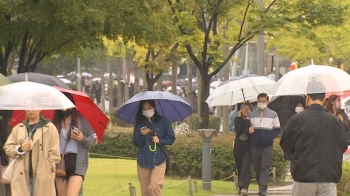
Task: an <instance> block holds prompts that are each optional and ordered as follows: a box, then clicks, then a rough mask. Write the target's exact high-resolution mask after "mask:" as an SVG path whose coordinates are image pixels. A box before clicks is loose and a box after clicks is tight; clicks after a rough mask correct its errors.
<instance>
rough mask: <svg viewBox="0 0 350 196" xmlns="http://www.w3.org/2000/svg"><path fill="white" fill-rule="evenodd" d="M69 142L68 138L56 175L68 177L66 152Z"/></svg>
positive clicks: (57, 165)
mask: <svg viewBox="0 0 350 196" xmlns="http://www.w3.org/2000/svg"><path fill="white" fill-rule="evenodd" d="M67 143H68V141H67V140H66V144H65V145H64V149H63V154H62V156H61V161H60V162H59V163H57V164H56V177H60V178H63V177H66V175H67V174H66V164H65V160H64V154H65V153H66V147H67Z"/></svg>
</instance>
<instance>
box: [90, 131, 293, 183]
mask: <svg viewBox="0 0 350 196" xmlns="http://www.w3.org/2000/svg"><path fill="white" fill-rule="evenodd" d="M232 141H233V134H229V135H226V136H214V137H213V139H212V178H213V179H217V180H218V179H223V178H226V177H229V176H230V175H232V174H233V173H234V172H235V162H234V159H233V153H232V151H233V147H232ZM168 150H169V154H170V159H171V160H170V162H171V164H170V174H171V175H172V176H180V177H187V176H188V175H190V176H192V177H194V178H201V174H202V137H201V136H199V135H196V136H193V137H184V136H178V137H177V138H176V141H175V143H174V145H173V146H170V147H168ZM137 151H138V149H137V148H136V147H135V146H134V145H133V144H132V132H130V131H129V132H117V133H115V134H112V135H105V138H104V140H103V143H102V144H100V145H98V146H96V147H93V148H92V149H91V150H90V152H92V153H98V154H107V155H113V156H120V157H133V158H136V156H137ZM272 166H273V167H276V169H277V177H278V178H277V180H281V179H282V178H283V176H284V174H285V171H286V161H285V160H284V159H283V152H282V150H281V148H280V147H279V145H277V144H276V143H275V145H274V155H273V160H272Z"/></svg>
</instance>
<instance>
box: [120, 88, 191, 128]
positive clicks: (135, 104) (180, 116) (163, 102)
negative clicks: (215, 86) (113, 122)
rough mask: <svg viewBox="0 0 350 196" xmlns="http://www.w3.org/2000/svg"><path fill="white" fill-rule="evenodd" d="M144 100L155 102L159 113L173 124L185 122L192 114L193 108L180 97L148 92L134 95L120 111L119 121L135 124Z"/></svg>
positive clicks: (165, 93) (160, 92)
mask: <svg viewBox="0 0 350 196" xmlns="http://www.w3.org/2000/svg"><path fill="white" fill-rule="evenodd" d="M142 100H155V103H156V110H157V112H158V113H159V114H160V115H162V116H164V117H165V118H167V119H169V120H170V121H172V122H175V121H183V120H184V119H185V118H186V117H187V116H189V115H191V114H192V106H191V105H190V104H189V103H187V102H186V101H185V100H184V99H183V98H181V97H180V96H177V95H174V94H172V93H169V92H164V91H147V92H143V93H139V94H136V95H134V96H133V97H132V98H131V99H129V100H128V101H127V102H126V103H124V104H123V105H122V106H121V107H120V108H119V109H118V110H117V116H118V118H119V119H121V120H124V121H126V122H128V123H135V121H136V118H135V117H136V113H137V110H138V108H139V105H140V102H141V101H142Z"/></svg>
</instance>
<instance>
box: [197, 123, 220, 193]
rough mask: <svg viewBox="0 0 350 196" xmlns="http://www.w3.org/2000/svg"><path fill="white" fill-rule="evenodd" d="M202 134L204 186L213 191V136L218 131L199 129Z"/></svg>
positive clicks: (205, 188)
mask: <svg viewBox="0 0 350 196" xmlns="http://www.w3.org/2000/svg"><path fill="white" fill-rule="evenodd" d="M198 131H199V133H200V134H201V135H202V138H203V144H202V187H203V189H204V190H207V191H211V156H212V154H211V153H212V151H211V138H212V136H213V134H214V132H216V130H215V129H198Z"/></svg>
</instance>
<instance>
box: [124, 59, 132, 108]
mask: <svg viewBox="0 0 350 196" xmlns="http://www.w3.org/2000/svg"><path fill="white" fill-rule="evenodd" d="M125 61H126V62H125V63H126V66H125V76H124V78H125V80H124V81H125V88H124V95H125V96H124V100H125V101H127V100H129V98H130V95H129V84H130V68H131V67H132V63H131V62H130V58H129V57H125Z"/></svg>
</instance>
